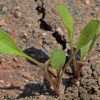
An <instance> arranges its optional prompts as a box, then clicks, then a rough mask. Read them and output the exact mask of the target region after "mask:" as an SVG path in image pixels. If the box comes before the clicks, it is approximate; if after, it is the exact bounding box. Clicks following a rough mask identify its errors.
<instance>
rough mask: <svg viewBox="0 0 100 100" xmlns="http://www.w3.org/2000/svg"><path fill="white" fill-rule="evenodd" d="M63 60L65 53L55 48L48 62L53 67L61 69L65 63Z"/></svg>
mask: <svg viewBox="0 0 100 100" xmlns="http://www.w3.org/2000/svg"><path fill="white" fill-rule="evenodd" d="M65 61H66V54H65V52H64V51H63V50H61V49H58V48H57V49H55V50H54V51H53V52H52V53H51V57H50V64H51V66H52V67H53V68H54V69H56V70H59V69H61V68H62V67H63V66H64V64H65Z"/></svg>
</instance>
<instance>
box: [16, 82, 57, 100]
mask: <svg viewBox="0 0 100 100" xmlns="http://www.w3.org/2000/svg"><path fill="white" fill-rule="evenodd" d="M48 86H49V84H48V83H47V82H46V81H45V80H44V82H43V84H41V83H30V84H26V86H25V88H24V90H23V92H22V93H21V94H20V95H19V96H18V97H17V98H16V99H20V98H25V97H30V96H39V95H41V94H42V95H51V96H56V94H55V92H54V91H53V90H52V89H51V88H50V87H48Z"/></svg>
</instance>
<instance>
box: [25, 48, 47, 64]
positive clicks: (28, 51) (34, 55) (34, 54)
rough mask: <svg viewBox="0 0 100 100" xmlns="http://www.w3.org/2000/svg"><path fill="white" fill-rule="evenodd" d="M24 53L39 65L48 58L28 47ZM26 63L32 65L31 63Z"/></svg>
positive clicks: (44, 54) (38, 50)
mask: <svg viewBox="0 0 100 100" xmlns="http://www.w3.org/2000/svg"><path fill="white" fill-rule="evenodd" d="M24 52H25V53H26V54H28V55H29V56H31V57H32V58H34V59H35V60H37V61H39V62H41V63H45V62H46V61H47V60H48V59H49V56H48V55H47V54H46V53H45V52H44V51H42V50H40V49H37V48H34V47H30V48H28V49H26V50H24ZM28 61H29V62H30V63H32V64H34V63H33V62H32V61H30V60H28Z"/></svg>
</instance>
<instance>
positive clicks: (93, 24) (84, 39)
mask: <svg viewBox="0 0 100 100" xmlns="http://www.w3.org/2000/svg"><path fill="white" fill-rule="evenodd" d="M99 23H100V21H99V20H92V21H90V22H89V23H88V24H87V25H86V27H85V28H84V29H83V31H82V32H81V34H80V37H79V39H78V43H77V51H78V50H79V49H81V48H83V47H84V46H86V45H88V43H89V42H90V41H92V40H93V38H94V36H95V34H96V33H97V31H98V28H99Z"/></svg>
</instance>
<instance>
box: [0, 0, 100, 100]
mask: <svg viewBox="0 0 100 100" xmlns="http://www.w3.org/2000/svg"><path fill="white" fill-rule="evenodd" d="M61 3H64V4H65V5H66V6H67V7H68V8H69V9H70V11H71V13H72V15H73V17H74V19H75V28H76V30H75V39H74V40H75V43H76V42H77V37H78V36H79V33H80V31H81V30H82V29H83V28H84V26H85V25H86V24H87V23H88V22H89V21H90V20H91V19H100V0H0V28H2V29H4V30H5V31H7V32H8V34H9V35H10V36H11V37H12V38H13V40H14V41H16V43H17V44H18V46H19V47H20V48H21V49H22V50H24V51H25V52H26V53H28V54H29V55H30V56H32V57H35V58H36V59H37V60H39V61H40V62H43V63H44V62H45V61H46V60H47V59H48V58H49V55H50V53H51V52H52V50H53V49H55V48H63V49H66V45H67V42H68V39H67V35H66V34H65V27H64V26H63V24H62V21H61V19H60V17H59V14H58V12H57V5H58V4H61ZM57 31H58V32H57ZM59 31H60V32H59ZM89 59H91V62H92V63H91V64H90V65H88V66H84V67H83V69H82V72H81V77H80V80H79V81H80V86H79V87H78V86H76V85H74V84H72V81H71V77H72V70H71V69H70V67H68V68H67V70H66V73H65V75H64V76H63V79H62V84H61V85H60V95H59V96H55V95H54V93H53V91H52V90H51V89H49V88H45V87H44V82H43V77H42V73H39V68H38V67H37V66H36V65H34V64H32V63H31V62H29V61H28V60H27V59H25V58H23V57H19V56H13V57H11V56H9V55H3V54H1V55H0V100H100V40H99V39H98V40H97V42H96V44H95V46H94V49H93V50H92V52H91V53H90V54H89Z"/></svg>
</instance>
